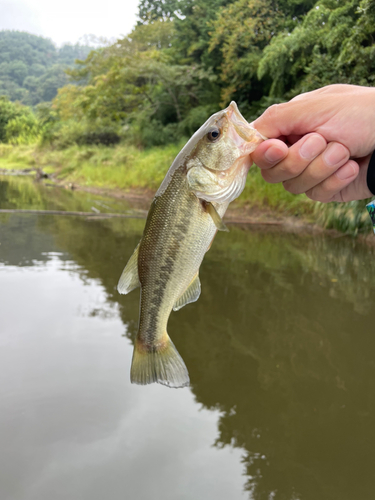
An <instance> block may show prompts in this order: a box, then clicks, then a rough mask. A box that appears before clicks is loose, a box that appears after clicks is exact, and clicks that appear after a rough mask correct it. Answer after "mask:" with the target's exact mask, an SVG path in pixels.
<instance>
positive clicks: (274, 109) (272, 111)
mask: <svg viewBox="0 0 375 500" xmlns="http://www.w3.org/2000/svg"><path fill="white" fill-rule="evenodd" d="M280 106H281V104H272V106H270V107H269V108H267V109H266V111H265V112H264V117H265V118H267V119H269V120H275V119H276V118H277V115H278V114H279V110H280Z"/></svg>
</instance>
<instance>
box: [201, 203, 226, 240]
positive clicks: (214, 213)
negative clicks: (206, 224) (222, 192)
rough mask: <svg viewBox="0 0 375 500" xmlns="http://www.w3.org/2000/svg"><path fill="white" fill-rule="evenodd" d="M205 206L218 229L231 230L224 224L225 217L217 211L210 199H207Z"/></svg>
mask: <svg viewBox="0 0 375 500" xmlns="http://www.w3.org/2000/svg"><path fill="white" fill-rule="evenodd" d="M204 207H205V209H206V212H207V213H209V214H210V215H211V218H212V220H213V221H214V224H215V226H216V227H217V229H218V231H227V232H229V229H228V228H227V226H226V225H225V224H224V222H223V219H222V218H221V217H220V215H219V214H218V213H217V210H216V208H215V207H214V206H213V204H212V203H211V202H210V201H206V202H205V204H204Z"/></svg>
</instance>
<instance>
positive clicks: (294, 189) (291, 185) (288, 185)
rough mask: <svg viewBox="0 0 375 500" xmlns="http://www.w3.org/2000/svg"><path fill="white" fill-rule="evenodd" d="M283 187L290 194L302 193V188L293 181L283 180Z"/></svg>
mask: <svg viewBox="0 0 375 500" xmlns="http://www.w3.org/2000/svg"><path fill="white" fill-rule="evenodd" d="M283 186H284V189H285V190H286V191H288V192H289V193H291V194H302V193H303V190H302V189H301V188H299V187H298V186H297V185H296V183H295V182H290V181H284V182H283Z"/></svg>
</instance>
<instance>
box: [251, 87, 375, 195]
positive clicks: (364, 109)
mask: <svg viewBox="0 0 375 500" xmlns="http://www.w3.org/2000/svg"><path fill="white" fill-rule="evenodd" d="M252 125H253V126H254V127H255V128H256V129H257V130H258V131H259V132H260V133H261V134H262V135H265V136H266V137H272V138H274V139H269V140H267V141H264V142H263V143H262V144H260V145H259V146H258V147H257V149H256V150H255V151H254V152H253V153H252V159H253V161H254V162H255V163H256V164H257V165H258V167H260V168H261V170H262V176H263V178H264V179H265V180H266V181H267V182H271V183H274V182H283V185H284V187H285V189H286V190H287V191H290V192H291V193H294V194H298V193H306V195H307V196H308V197H309V198H311V199H313V200H317V201H323V202H328V201H351V200H359V199H364V198H368V197H370V196H372V194H371V192H370V190H369V189H368V187H367V182H366V176H367V168H368V164H369V161H370V158H371V154H372V152H373V151H374V149H375V88H371V87H359V86H354V85H330V86H328V87H323V88H322V89H319V90H315V91H313V92H308V93H306V94H301V95H299V96H297V97H295V98H294V99H292V100H291V101H290V102H288V103H284V104H277V105H274V106H271V107H270V108H268V109H267V110H266V111H265V113H263V115H262V116H260V117H259V118H258V119H257V120H255V122H253V123H252ZM284 141H287V142H288V143H289V144H290V145H291V146H290V147H289V148H288V146H287V144H285V142H284Z"/></svg>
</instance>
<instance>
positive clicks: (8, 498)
mask: <svg viewBox="0 0 375 500" xmlns="http://www.w3.org/2000/svg"><path fill="white" fill-rule="evenodd" d="M92 206H95V207H96V208H97V209H99V210H101V211H108V212H116V211H120V210H122V211H125V210H129V209H130V207H129V206H128V205H126V203H125V202H120V201H114V200H111V199H104V198H100V197H94V196H93V195H91V194H87V193H82V192H79V193H77V192H71V191H66V190H62V189H58V188H52V187H46V186H43V185H41V184H36V183H34V182H32V181H30V179H16V178H2V179H0V208H24V209H27V208H33V209H60V210H63V209H66V210H80V211H85V210H86V211H90V210H91V207H92ZM143 226H144V220H140V219H131V218H129V219H100V218H97V219H85V218H83V217H67V216H51V215H26V214H0V321H1V323H0V324H1V327H0V346H1V349H0V380H1V384H0V449H1V453H0V498H1V500H51V499H53V500H66V499H74V500H75V499H79V500H103V499H104V498H108V499H109V500H120V499H121V500H122V499H127V500H128V499H129V500H133V499H136V500H151V499H155V500H159V499H160V500H161V499H163V500H180V499H181V500H198V499H204V500H211V499H212V500H214V499H215V500H221V499H223V500H224V499H225V500H228V499H231V500H236V499H256V500H270V499H278V500H316V499H320V500H325V499H327V500H331V499H332V500H335V499H337V500H339V499H340V500H356V499H361V500H367V499H369V500H370V499H371V500H372V499H373V498H374V491H375V328H374V321H375V315H374V303H375V302H374V301H375V253H374V250H373V249H371V248H368V247H366V246H364V245H362V244H360V243H359V242H356V241H355V240H353V239H350V238H346V237H339V238H337V237H332V236H323V235H315V236H314V235H307V234H303V235H302V234H300V235H297V234H287V233H284V232H281V231H280V230H279V231H269V230H267V231H265V230H264V229H263V230H262V229H261V228H258V229H255V228H254V227H252V228H250V229H246V228H243V227H242V228H239V227H236V226H234V225H232V226H230V233H220V234H218V235H217V237H216V239H215V242H214V244H213V246H212V248H211V250H210V251H209V252H208V254H207V255H206V257H205V260H204V262H203V265H202V267H201V273H200V275H201V282H202V294H201V297H200V299H199V301H198V302H196V303H194V304H190V305H188V306H186V307H184V308H183V309H182V310H181V311H178V312H176V313H172V315H171V317H170V321H169V326H168V331H169V333H170V335H171V338H172V339H173V342H174V343H175V344H176V347H177V348H178V350H179V352H180V354H181V355H182V357H183V358H184V360H185V362H186V365H187V367H188V369H189V372H190V378H191V386H190V387H189V388H185V389H178V390H173V389H168V388H166V387H164V386H159V385H151V386H147V387H142V386H134V385H131V384H130V381H129V371H130V363H131V357H132V342H133V339H134V336H135V333H136V329H137V321H138V307H139V293H138V292H137V291H134V292H132V293H131V294H130V295H128V296H120V295H119V294H118V293H117V291H116V284H117V281H118V278H119V276H120V274H121V272H122V269H123V267H124V265H125V264H126V262H127V259H128V258H129V256H130V255H131V254H132V252H133V250H134V248H135V246H136V244H137V243H138V241H139V239H140V236H141V234H142V230H143Z"/></svg>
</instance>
